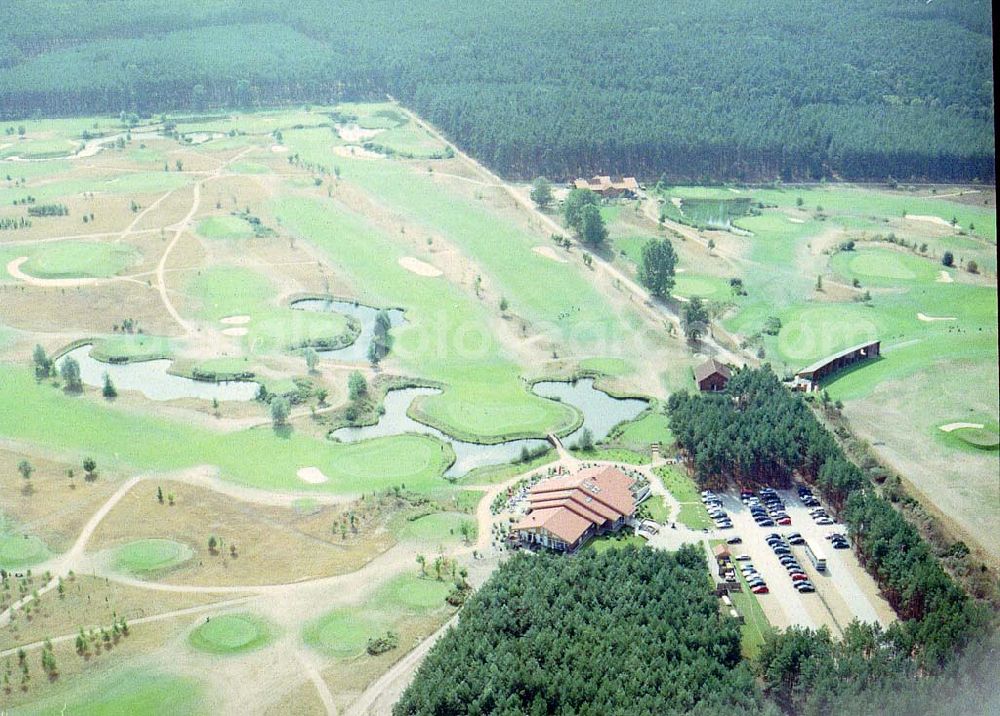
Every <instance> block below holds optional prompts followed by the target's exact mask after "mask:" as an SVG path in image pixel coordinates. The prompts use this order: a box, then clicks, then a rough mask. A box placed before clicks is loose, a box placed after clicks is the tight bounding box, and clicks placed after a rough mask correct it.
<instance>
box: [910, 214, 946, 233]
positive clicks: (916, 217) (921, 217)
mask: <svg viewBox="0 0 1000 716" xmlns="http://www.w3.org/2000/svg"><path fill="white" fill-rule="evenodd" d="M906 218H907V219H911V220H913V221H923V222H925V223H927V224H937V225H938V226H944V227H945V228H948V229H950V228H951V224H950V223H949V222H947V221H945V220H944V219H942V218H941V217H940V216H929V215H927V214H907V215H906Z"/></svg>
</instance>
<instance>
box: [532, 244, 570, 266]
mask: <svg viewBox="0 0 1000 716" xmlns="http://www.w3.org/2000/svg"><path fill="white" fill-rule="evenodd" d="M532 251H534V252H535V253H536V254H538V255H539V256H544V257H545V258H547V259H551V260H552V261H556V262H558V263H561V264H564V263H568V262H567V260H566V259H565V258H563V257H562V256H560V255H559V254H557V253H556V250H555V249H554V248H552V247H551V246H536V247H534V248H533V249H532Z"/></svg>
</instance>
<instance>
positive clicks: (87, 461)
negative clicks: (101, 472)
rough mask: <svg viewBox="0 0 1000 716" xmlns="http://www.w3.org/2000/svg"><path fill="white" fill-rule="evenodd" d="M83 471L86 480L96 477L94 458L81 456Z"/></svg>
mask: <svg viewBox="0 0 1000 716" xmlns="http://www.w3.org/2000/svg"><path fill="white" fill-rule="evenodd" d="M83 471H84V472H85V473H86V478H87V479H88V480H93V479H95V478H96V477H97V462H96V461H95V460H94V458H92V457H85V458H83Z"/></svg>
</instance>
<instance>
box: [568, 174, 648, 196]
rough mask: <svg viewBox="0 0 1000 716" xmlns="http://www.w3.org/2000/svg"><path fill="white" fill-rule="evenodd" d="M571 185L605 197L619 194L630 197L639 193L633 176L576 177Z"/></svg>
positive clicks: (637, 183)
mask: <svg viewBox="0 0 1000 716" xmlns="http://www.w3.org/2000/svg"><path fill="white" fill-rule="evenodd" d="M573 186H574V187H576V188H577V189H590V190H591V191H592V192H595V193H597V194H600V195H601V196H603V197H605V198H607V199H612V198H615V197H619V196H624V197H629V198H632V197H635V196H638V194H639V182H637V181H636V179H635V177H614V178H612V177H610V176H595V177H591V178H590V179H577V180H576V181H574V182H573Z"/></svg>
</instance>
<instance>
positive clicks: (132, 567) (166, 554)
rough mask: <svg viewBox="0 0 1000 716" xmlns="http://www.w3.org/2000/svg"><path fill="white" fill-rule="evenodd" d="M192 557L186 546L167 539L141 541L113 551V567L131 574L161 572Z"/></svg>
mask: <svg viewBox="0 0 1000 716" xmlns="http://www.w3.org/2000/svg"><path fill="white" fill-rule="evenodd" d="M193 556H194V552H193V551H192V550H191V548H190V547H188V546H187V545H186V544H181V543H180V542H175V541H174V540H169V539H141V540H136V541H134V542H128V543H127V544H124V545H122V546H121V547H118V548H117V549H116V550H115V556H114V561H115V567H116V568H117V569H120V570H121V571H123V572H129V573H132V574H139V575H143V574H149V573H152V572H162V571H164V570H167V569H170V568H171V567H176V566H177V565H179V564H183V563H184V562H186V561H187V560H189V559H191V557H193Z"/></svg>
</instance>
